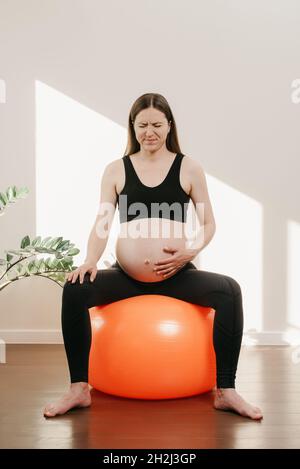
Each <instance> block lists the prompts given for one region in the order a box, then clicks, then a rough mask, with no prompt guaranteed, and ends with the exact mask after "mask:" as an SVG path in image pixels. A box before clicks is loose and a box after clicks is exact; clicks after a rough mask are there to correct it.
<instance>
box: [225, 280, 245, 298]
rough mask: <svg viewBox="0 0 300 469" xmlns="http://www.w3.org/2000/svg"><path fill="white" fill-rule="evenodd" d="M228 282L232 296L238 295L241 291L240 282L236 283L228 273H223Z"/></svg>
mask: <svg viewBox="0 0 300 469" xmlns="http://www.w3.org/2000/svg"><path fill="white" fill-rule="evenodd" d="M224 277H225V278H226V279H227V280H228V282H229V283H230V286H231V288H232V291H233V294H234V296H238V295H241V293H242V289H241V286H240V284H239V283H238V281H237V280H235V279H234V278H233V277H230V276H228V275H225V276H224Z"/></svg>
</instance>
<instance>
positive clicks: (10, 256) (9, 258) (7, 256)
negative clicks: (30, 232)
mask: <svg viewBox="0 0 300 469" xmlns="http://www.w3.org/2000/svg"><path fill="white" fill-rule="evenodd" d="M13 257H14V256H12V255H11V254H6V260H7V262H9V261H10V260H11V259H12V258H13Z"/></svg>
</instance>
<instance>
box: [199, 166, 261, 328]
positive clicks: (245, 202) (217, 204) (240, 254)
mask: <svg viewBox="0 0 300 469" xmlns="http://www.w3.org/2000/svg"><path fill="white" fill-rule="evenodd" d="M206 176H207V185H208V190H209V195H210V199H211V203H212V208H213V212H214V216H215V220H216V233H215V235H214V237H213V239H212V240H211V242H210V243H209V244H208V245H207V246H206V247H205V248H204V250H203V251H202V252H201V253H200V255H199V257H200V266H199V268H201V269H202V270H208V271H212V272H216V273H220V274H224V275H228V276H230V277H232V278H234V279H235V280H236V281H237V282H238V283H239V284H240V286H241V289H242V294H243V307H244V331H245V332H246V331H249V332H259V331H260V330H261V328H262V317H263V310H262V289H263V285H262V279H263V272H262V269H263V265H262V248H263V246H262V239H263V233H262V224H263V208H262V205H261V204H260V203H259V202H257V200H255V199H252V198H251V197H249V196H247V195H245V194H243V193H242V192H239V191H238V190H236V189H234V188H232V187H230V186H229V185H227V184H225V183H224V182H222V181H220V180H218V179H217V178H215V177H213V176H210V175H206Z"/></svg>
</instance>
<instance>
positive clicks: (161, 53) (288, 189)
mask: <svg viewBox="0 0 300 469" xmlns="http://www.w3.org/2000/svg"><path fill="white" fill-rule="evenodd" d="M299 20H300V3H299V2H297V1H296V0H295V1H291V0H287V1H284V0H281V1H278V0H247V1H246V0H244V1H241V0H235V1H233V0H228V1H217V0H206V1H199V0H188V1H186V2H184V1H183V0H164V1H158V0H151V1H146V0H138V1H137V0H130V1H127V2H124V1H121V0H118V1H116V0H115V1H110V2H104V1H102V0H98V1H96V0H48V1H43V2H40V1H39V0H27V1H26V2H23V1H21V0H19V1H17V0H0V79H2V80H3V82H2V87H1V90H2V94H3V89H4V86H3V84H4V83H5V85H6V100H5V101H6V102H3V97H2V99H0V157H1V166H0V171H1V172H0V191H2V192H3V191H4V190H6V188H7V187H8V186H9V185H17V186H18V187H19V186H27V187H28V188H29V190H30V193H29V196H28V197H27V199H24V200H22V201H19V202H18V203H17V204H16V205H14V206H12V207H10V208H9V209H8V210H7V212H6V214H5V215H4V216H2V217H1V219H0V233H1V239H0V251H1V252H0V256H1V257H2V256H3V253H4V249H8V248H14V247H18V246H19V243H20V240H21V238H22V237H23V236H25V235H26V234H28V235H29V236H31V237H33V236H35V235H38V234H40V235H43V236H47V235H52V236H60V235H61V236H64V237H65V238H66V239H71V240H72V241H73V242H75V243H76V245H77V246H78V247H79V248H80V249H81V253H80V255H79V256H77V257H75V258H74V259H75V261H76V263H77V264H78V263H80V262H81V260H83V258H84V256H85V249H86V242H87V237H88V234H89V231H90V229H91V226H92V223H93V222H94V218H95V215H96V211H97V205H98V194H99V183H100V178H101V174H102V171H103V169H104V167H105V165H106V164H107V163H108V162H109V161H111V160H112V159H115V158H118V157H121V156H122V155H123V153H124V150H125V145H126V123H127V118H128V112H129V109H130V107H131V105H132V103H133V101H134V100H135V99H136V98H137V97H138V96H139V95H141V94H142V93H145V92H159V93H161V94H163V95H164V96H165V97H166V98H167V99H168V101H169V103H170V105H171V107H172V109H173V112H174V115H175V118H176V121H177V125H178V130H179V138H180V143H181V148H182V151H183V152H184V153H185V154H188V155H190V156H191V157H193V158H195V159H198V160H199V161H200V162H201V163H202V166H203V167H204V169H205V171H206V174H207V181H208V186H209V191H210V196H211V200H212V203H213V208H214V212H215V216H216V222H217V231H216V235H215V237H214V238H213V240H212V241H211V243H210V244H209V245H208V246H207V247H206V248H205V249H204V251H203V252H202V253H201V254H200V255H199V256H198V259H197V265H198V267H200V268H202V269H204V270H210V271H215V272H220V273H224V274H227V275H231V276H233V277H234V278H236V279H237V280H238V281H239V283H240V284H241V286H242V290H243V298H244V313H245V336H244V338H245V339H247V338H248V340H249V343H261V344H268V343H278V344H283V343H300V322H299V318H300V315H299V313H300V302H299V296H298V294H297V279H298V278H299V273H300V272H299V269H300V268H299V265H300V250H299V241H300V229H299V223H300V209H299V203H298V201H299V200H300V189H299V181H298V174H299V172H300V163H299V158H298V155H299V130H298V129H299V119H300V103H299V102H298V101H299V99H298V98H299V97H300V93H298V94H297V91H296V90H295V99H294V102H293V100H292V91H293V89H292V82H293V80H295V79H297V78H299V77H300V65H299V50H300V35H299ZM298 87H299V85H298ZM60 165H61V166H60ZM55 167H61V170H60V171H55V170H54V168H55ZM70 168H71V170H70ZM67 175H68V177H67ZM66 215H67V216H66ZM112 246H113V243H112V244H110V246H109V249H108V250H107V252H106V254H105V255H106V256H107V257H108V256H109V255H110V253H111V249H112ZM98 265H99V267H101V265H102V264H100V263H99V264H98ZM61 294H62V290H61V288H60V287H58V286H57V285H55V284H54V283H53V282H51V281H49V280H47V279H43V278H35V277H33V278H29V279H24V280H21V281H18V282H14V283H13V284H12V285H9V286H8V287H7V288H5V289H4V290H3V291H2V292H0V309H1V315H0V337H2V338H3V339H4V340H6V341H7V342H51V341H54V342H55V341H61V340H62V336H61V331H60V301H61Z"/></svg>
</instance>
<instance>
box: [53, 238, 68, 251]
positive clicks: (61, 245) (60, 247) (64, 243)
mask: <svg viewBox="0 0 300 469" xmlns="http://www.w3.org/2000/svg"><path fill="white" fill-rule="evenodd" d="M69 244H70V240H69V239H66V240H64V241H61V242H60V243H59V244H58V245H57V246H56V250H57V251H58V250H60V251H63V250H64V249H69Z"/></svg>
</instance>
